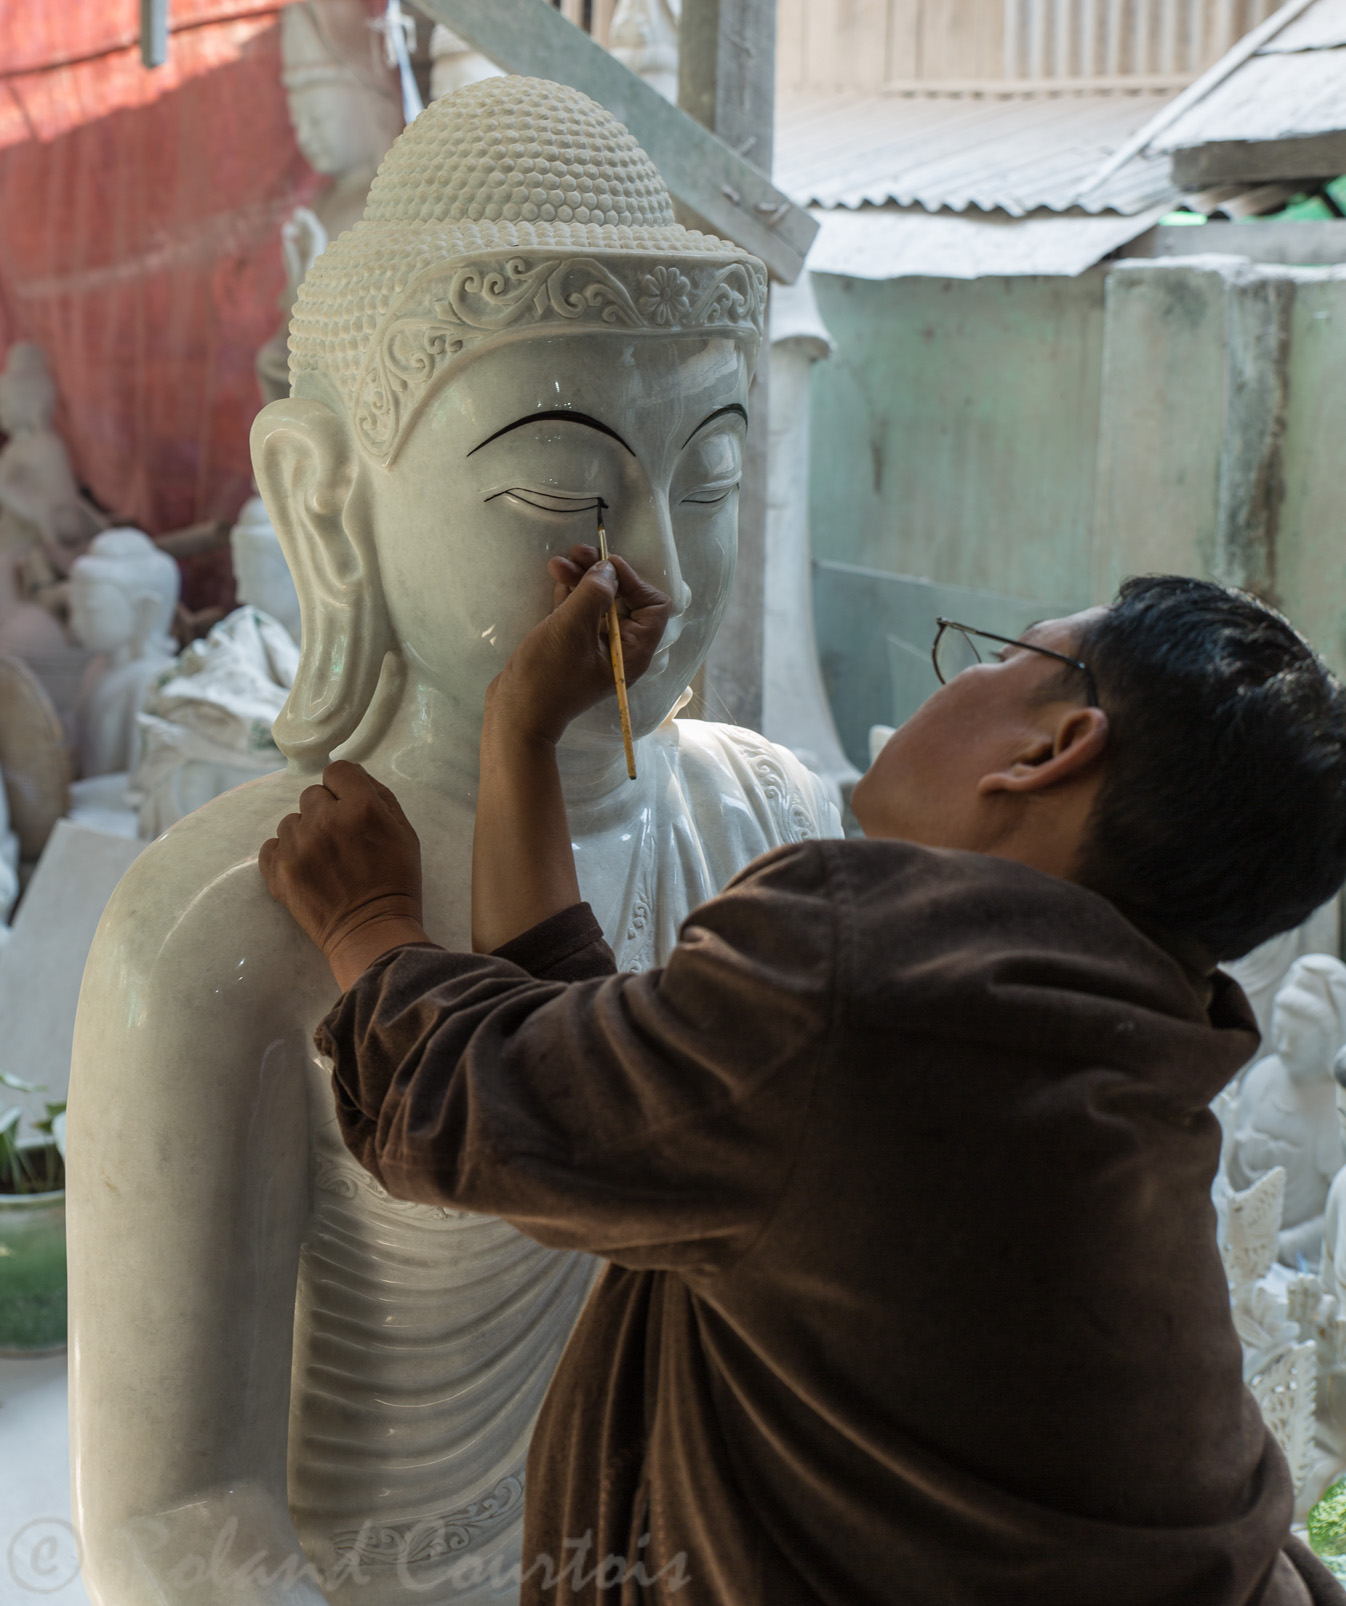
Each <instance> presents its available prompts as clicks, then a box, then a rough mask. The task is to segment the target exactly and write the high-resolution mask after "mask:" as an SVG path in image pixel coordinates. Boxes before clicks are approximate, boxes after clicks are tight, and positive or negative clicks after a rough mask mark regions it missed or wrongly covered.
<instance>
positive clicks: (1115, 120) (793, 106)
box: [774, 93, 1177, 217]
mask: <svg viewBox="0 0 1346 1606" xmlns="http://www.w3.org/2000/svg"><path fill="white" fill-rule="evenodd" d="M1171 98H1172V97H1171V96H1170V95H1155V94H1148V93H1146V94H1062V95H1051V96H1045V95H1044V96H1035V97H1016V98H1010V97H1005V98H999V97H997V98H994V99H992V98H989V97H988V98H979V97H978V98H974V97H967V98H953V97H947V96H939V97H934V96H932V97H917V96H899V95H869V96H854V95H829V96H821V97H810V98H806V99H805V98H801V99H791V100H783V101H781V102H780V103H779V104H778V107H777V117H776V150H775V167H774V175H775V181H776V183H777V184H778V185H779V186H780V187H781V188H782V189H783V190H785V192H786V193H787V194H789V195H792V196H793V197H794V198H795V199H796V200H797V201H799V202H800V204H801V205H806V206H819V207H829V208H830V207H858V206H864V205H866V204H869V205H877V206H883V205H886V204H888V203H890V202H896V203H897V204H898V205H900V206H920V207H924V208H925V209H926V210H927V211H931V212H935V211H940V210H945V209H947V210H949V211H953V212H963V211H966V210H967V209H968V208H970V207H973V208H977V209H979V210H982V211H988V212H989V211H1001V212H1005V213H1008V214H1009V215H1010V216H1011V217H1023V216H1025V215H1026V214H1028V213H1030V212H1036V211H1041V210H1044V209H1045V210H1048V211H1052V212H1064V211H1067V210H1069V209H1070V208H1072V207H1078V206H1083V207H1084V209H1085V210H1087V211H1089V212H1093V213H1101V212H1119V213H1123V214H1135V213H1139V212H1145V211H1149V210H1150V209H1152V208H1153V207H1155V206H1158V205H1160V204H1162V203H1169V204H1171V203H1172V201H1173V200H1174V199H1175V198H1176V195H1177V191H1176V190H1175V189H1174V187H1173V184H1172V181H1171V179H1170V177H1169V171H1168V163H1167V161H1165V160H1162V159H1156V158H1154V157H1143V156H1142V157H1139V158H1137V159H1136V160H1134V161H1130V162H1128V163H1127V164H1126V165H1125V166H1124V167H1123V168H1121V169H1120V171H1118V172H1117V173H1116V174H1115V175H1114V176H1113V177H1112V178H1111V179H1110V180H1109V181H1108V183H1107V184H1106V185H1104V186H1101V187H1100V188H1098V189H1097V190H1096V191H1094V193H1092V194H1090V195H1089V196H1088V197H1087V199H1086V200H1085V201H1083V202H1081V201H1080V200H1079V198H1078V197H1079V194H1080V191H1081V190H1082V189H1083V188H1084V186H1085V185H1086V184H1087V182H1088V181H1089V180H1090V179H1091V178H1092V177H1093V176H1094V175H1095V174H1096V173H1097V172H1098V169H1099V166H1100V164H1101V163H1103V162H1104V161H1106V160H1107V158H1108V157H1109V156H1111V155H1112V153H1113V152H1114V151H1116V150H1117V149H1118V148H1119V147H1120V146H1121V145H1123V144H1124V143H1125V142H1126V141H1127V140H1128V139H1129V138H1131V137H1132V136H1133V135H1134V134H1135V133H1136V132H1137V130H1138V129H1140V128H1141V127H1142V126H1143V125H1144V124H1145V123H1146V122H1147V121H1149V120H1150V119H1151V118H1152V117H1153V115H1154V113H1155V111H1156V110H1157V109H1158V108H1159V107H1160V106H1161V105H1163V104H1164V103H1165V102H1166V101H1167V100H1169V99H1171Z"/></svg>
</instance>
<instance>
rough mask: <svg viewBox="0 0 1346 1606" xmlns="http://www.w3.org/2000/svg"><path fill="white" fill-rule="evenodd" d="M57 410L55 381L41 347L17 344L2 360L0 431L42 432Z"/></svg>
mask: <svg viewBox="0 0 1346 1606" xmlns="http://www.w3.org/2000/svg"><path fill="white" fill-rule="evenodd" d="M55 409H56V382H55V381H54V380H53V379H52V377H51V369H50V368H48V367H47V358H46V355H45V353H44V352H43V350H42V347H41V346H35V345H33V343H32V342H31V341H29V340H20V341H17V342H16V343H15V344H14V345H12V346H11V347H10V348H9V352H8V354H7V355H6V357H5V368H4V372H3V373H0V430H3V431H4V432H5V434H6V435H25V434H27V433H28V431H30V430H34V429H45V428H46V426H47V425H48V424H49V423H50V422H51V415H52V413H53V412H54V411H55Z"/></svg>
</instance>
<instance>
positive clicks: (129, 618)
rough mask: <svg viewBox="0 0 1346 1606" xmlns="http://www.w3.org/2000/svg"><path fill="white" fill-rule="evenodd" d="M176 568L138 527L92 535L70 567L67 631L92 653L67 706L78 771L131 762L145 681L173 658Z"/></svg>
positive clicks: (125, 766)
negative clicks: (72, 707) (72, 719)
mask: <svg viewBox="0 0 1346 1606" xmlns="http://www.w3.org/2000/svg"><path fill="white" fill-rule="evenodd" d="M180 582H181V577H180V576H179V574H178V566H177V564H176V563H174V562H173V560H172V558H170V557H169V556H168V554H167V553H166V552H161V551H160V550H159V548H158V547H157V546H155V544H154V542H153V541H151V540H150V538H149V536H147V535H146V534H145V532H144V531H143V530H134V529H129V528H119V529H115V530H104V531H103V533H102V534H101V535H98V536H95V537H94V539H93V543H92V545H91V546H90V547H89V550H88V551H87V552H86V553H85V554H84V556H83V557H79V558H76V559H75V562H74V564H73V566H72V568H71V571H70V630H71V634H72V635H73V636H74V638H75V640H76V641H77V642H78V643H79V644H80V646H82V647H86V648H88V650H89V651H90V652H92V653H94V654H95V655H96V656H95V657H94V658H93V660H92V662H91V663H90V664H89V667H88V668H87V669H86V670H85V673H84V679H83V682H82V683H81V685H80V690H79V697H78V699H77V701H76V703H75V731H76V741H77V744H78V749H79V762H80V773H81V774H82V775H83V776H85V777H89V776H93V775H110V774H113V773H116V772H119V771H125V770H129V769H130V768H131V766H132V765H133V764H134V763H135V761H136V757H137V750H138V746H139V738H138V732H137V726H136V716H137V715H138V714H139V712H140V709H141V706H142V705H143V703H144V701H145V695H146V693H147V692H148V690H149V688H150V686H151V685H152V684H153V683H154V681H155V680H156V679H157V678H158V676H160V675H161V674H162V673H163V672H164V670H166V669H167V668H168V667H169V666H170V665H171V664H172V662H173V660H174V658H176V657H177V652H178V646H177V642H176V641H174V639H173V637H172V635H171V634H170V633H169V627H170V626H171V625H172V623H173V611H174V609H175V608H176V607H177V603H178V591H179V588H180Z"/></svg>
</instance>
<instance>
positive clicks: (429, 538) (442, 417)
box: [252, 77, 766, 769]
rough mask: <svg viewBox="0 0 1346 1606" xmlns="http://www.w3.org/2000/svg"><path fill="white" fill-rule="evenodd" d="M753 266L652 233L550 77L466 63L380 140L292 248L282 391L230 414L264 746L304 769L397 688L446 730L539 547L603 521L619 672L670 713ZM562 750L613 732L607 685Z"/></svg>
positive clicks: (473, 692) (660, 218)
mask: <svg viewBox="0 0 1346 1606" xmlns="http://www.w3.org/2000/svg"><path fill="white" fill-rule="evenodd" d="M765 305H766V274H765V270H764V269H763V267H762V265H761V263H760V262H758V261H757V260H756V258H754V257H751V256H747V255H745V254H744V253H743V252H742V251H740V250H739V249H738V248H737V247H736V246H733V245H731V244H728V243H726V242H725V241H723V240H718V239H715V238H714V237H712V236H709V235H705V234H700V233H696V232H694V231H691V230H688V229H685V228H683V227H681V226H680V225H679V224H678V223H677V222H676V221H675V220H674V216H673V208H672V203H671V201H670V198H669V194H668V190H667V189H666V187H665V185H664V184H663V181H662V180H661V179H660V177H659V174H658V173H657V172H656V170H655V168H654V166H653V164H652V163H651V162H650V160H649V158H648V157H647V156H646V155H645V153H644V152H643V151H642V150H641V149H640V147H639V146H638V145H637V144H636V142H635V140H634V139H633V138H632V137H631V135H630V134H629V133H628V132H627V131H626V129H625V128H623V127H622V126H621V124H619V123H618V122H617V121H616V120H615V119H614V118H613V117H611V116H610V115H609V114H608V113H607V112H606V111H604V110H603V109H602V108H600V107H599V106H597V105H595V104H594V102H592V101H591V100H589V99H588V98H587V97H585V96H584V95H581V94H579V93H578V92H577V91H575V90H572V89H568V88H565V87H563V86H561V85H558V84H554V83H548V82H543V81H540V80H534V79H524V78H517V77H500V78H491V79H487V80H485V81H483V82H480V83H476V84H473V85H470V86H469V87H467V88H465V89H462V90H460V91H458V92H457V93H456V94H454V95H451V96H448V97H447V98H445V99H443V100H440V101H436V102H434V103H433V104H432V105H430V106H429V107H427V108H426V110H425V111H424V112H423V113H422V114H421V115H420V116H419V117H418V118H417V119H416V121H415V122H414V123H413V124H412V125H411V126H410V127H409V128H408V129H407V130H406V132H405V133H403V134H402V136H401V137H400V138H399V139H398V141H397V142H396V144H395V145H394V146H393V148H392V150H391V151H390V152H389V154H388V157H387V159H386V160H385V161H384V163H383V166H382V167H381V168H380V170H379V175H378V177H377V179H376V180H375V182H374V185H373V187H372V189H371V191H370V195H369V203H368V207H367V209H366V212H365V216H364V218H363V220H362V221H361V222H359V223H358V224H356V226H355V227H354V228H353V229H351V230H350V231H349V232H348V233H346V234H344V235H342V236H341V237H340V239H338V240H336V241H334V242H333V243H332V244H331V245H330V246H329V247H328V249H327V250H326V251H325V252H324V253H323V255H322V256H321V257H319V258H318V260H317V262H316V263H315V264H314V266H313V268H312V270H311V271H310V273H309V275H308V277H307V278H306V280H305V281H304V284H303V286H302V287H301V289H300V292H299V297H298V300H297V303H296V307H295V314H294V318H293V320H292V323H291V329H290V380H291V392H292V393H291V395H290V397H288V398H286V399H283V400H280V401H276V402H273V403H272V404H271V405H270V406H268V407H266V408H264V409H263V411H262V412H261V413H260V414H259V415H258V418H257V420H256V422H255V424H254V426H253V435H252V446H253V463H254V468H255V470H256V474H257V482H258V485H259V487H260V489H261V492H262V495H263V497H264V499H265V501H266V505H267V508H268V510H269V511H270V513H271V516H272V520H273V522H274V524H275V527H276V531H277V534H278V535H279V537H280V541H281V544H282V546H283V548H284V550H285V554H286V557H287V558H288V560H289V565H290V570H291V572H292V573H293V575H294V577H295V582H296V585H297V588H298V592H299V602H300V609H301V612H302V615H303V657H302V661H301V664H300V670H299V674H298V676H297V678H296V681H295V687H294V691H293V693H292V695H291V698H290V701H289V702H288V704H287V705H286V708H285V710H284V712H283V713H282V715H281V717H280V719H279V720H278V721H277V723H276V727H275V735H276V740H277V742H278V743H279V745H280V746H281V748H282V749H283V750H284V751H285V752H286V753H287V754H288V755H289V756H290V757H291V759H292V760H293V761H294V762H295V763H296V764H297V765H298V766H299V767H301V768H305V769H312V768H318V767H321V765H322V764H323V763H324V762H325V761H326V758H327V756H328V755H329V754H330V753H331V751H332V750H333V748H335V747H337V746H338V745H340V744H342V743H344V742H346V741H347V740H348V739H349V738H351V737H352V735H353V734H354V733H355V732H356V730H357V727H359V726H360V725H361V723H362V721H364V720H365V719H366V716H368V717H369V721H370V723H369V725H366V727H365V729H364V730H362V731H361V733H360V737H359V739H358V740H357V741H356V742H355V743H354V744H353V746H352V748H351V749H350V751H352V752H353V753H354V752H357V751H362V750H365V749H366V747H367V742H368V741H369V740H371V739H377V731H376V730H375V729H373V728H372V727H374V726H376V725H377V722H378V720H379V719H380V718H381V717H383V715H382V713H381V712H371V705H373V706H374V708H375V709H376V710H383V709H385V708H386V707H387V706H388V705H389V702H390V696H391V700H392V702H393V703H395V702H396V700H397V696H398V695H400V696H402V697H405V696H407V695H409V694H408V693H407V692H406V691H405V689H404V691H403V692H402V693H400V694H396V688H395V687H394V688H393V692H392V693H390V694H389V695H385V694H384V693H383V692H381V693H380V695H379V696H378V697H377V698H376V696H375V693H376V689H377V688H378V687H379V683H380V679H381V677H383V678H384V681H385V690H386V688H387V686H388V684H389V683H390V682H391V681H393V680H395V679H396V678H397V677H399V676H400V677H402V681H403V684H404V687H405V682H406V681H407V680H408V679H410V680H413V681H414V682H415V690H414V695H415V696H416V697H417V698H418V699H420V701H421V702H422V703H427V704H428V703H431V702H433V703H435V704H436V705H437V706H438V707H439V708H440V709H441V712H442V713H443V714H444V715H445V716H446V717H445V719H444V721H443V722H444V723H446V724H452V723H454V722H455V720H456V722H457V724H458V726H459V728H460V729H461V732H462V736H463V739H464V740H465V741H466V740H467V739H468V737H469V733H472V734H471V740H472V751H473V755H475V734H474V733H475V730H476V729H477V728H478V726H479V721H480V713H481V708H482V702H483V698H484V695H485V690H486V687H487V685H488V684H489V682H490V681H491V680H492V679H493V677H494V676H495V675H496V674H497V673H498V672H499V671H500V669H501V668H502V667H503V665H504V663H505V660H506V658H507V657H508V656H509V653H510V652H511V651H512V649H513V647H514V645H515V644H516V642H517V641H518V640H519V639H520V637H521V636H522V635H523V634H524V633H525V632H526V631H527V630H528V629H529V628H530V627H531V626H532V625H533V624H535V623H536V622H537V621H538V620H539V619H541V618H542V617H544V616H545V614H546V613H547V611H548V610H549V608H550V607H551V600H552V599H551V582H550V580H549V579H548V577H547V574H546V570H545V563H546V560H547V558H548V557H550V556H552V555H555V554H558V553H564V552H566V551H568V550H569V548H570V547H571V546H572V545H574V544H575V543H577V542H581V541H587V542H593V540H594V532H595V523H596V512H595V510H596V508H597V506H598V504H599V503H600V502H601V503H603V504H604V505H605V508H606V511H605V514H604V519H605V523H606V526H607V530H608V535H609V541H610V543H611V545H612V548H613V550H614V551H616V552H620V553H621V554H622V555H623V556H625V557H627V558H628V559H629V560H630V561H631V562H632V563H633V564H634V565H635V566H636V567H637V568H638V569H639V570H640V571H641V572H642V573H643V574H644V575H645V576H646V577H647V578H648V579H649V580H650V581H651V582H652V583H654V584H656V585H658V586H659V587H660V588H661V589H663V590H664V591H666V592H667V593H668V594H669V596H670V597H671V599H672V602H673V610H672V616H671V618H670V622H669V626H668V630H667V632H666V635H665V638H664V642H663V645H662V647H661V649H660V651H659V653H658V655H657V656H656V658H655V660H654V663H653V665H652V666H651V668H650V670H649V672H648V673H647V674H646V675H645V676H644V678H643V679H642V680H641V681H640V682H639V683H638V684H637V685H636V686H635V687H634V688H633V689H632V694H631V713H632V720H633V725H634V727H635V730H636V734H637V735H638V736H639V735H640V734H642V733H648V732H649V731H651V730H652V729H654V728H655V727H656V726H657V725H658V724H660V723H661V722H662V721H663V719H664V718H665V717H666V716H667V715H668V714H669V712H670V711H671V710H672V709H673V707H674V706H675V704H676V702H677V700H678V698H679V696H680V694H681V693H682V691H683V689H684V688H685V687H686V686H687V685H688V684H689V682H690V681H691V678H692V676H693V675H694V674H695V672H696V670H697V668H698V667H699V665H700V664H701V662H702V660H703V658H704V657H705V654H706V651H707V649H708V648H709V646H710V643H711V640H712V638H713V636H714V633H715V630H716V627H717V625H718V624H719V621H720V617H721V615H722V613H723V610H724V606H725V603H726V601H727V599H728V593H729V587H730V583H731V581H732V578H733V572H734V558H735V551H736V542H737V517H738V506H737V503H738V497H737V488H738V482H739V477H740V472H741V466H742V456H743V447H744V434H745V429H746V421H747V414H746V410H745V409H746V404H747V395H748V383H749V380H750V378H751V374H752V367H753V363H754V360H755V358H756V354H757V349H758V346H759V344H760V341H761V336H762V325H763V315H764V311H765ZM566 742H567V744H568V745H569V747H570V748H571V750H572V751H573V750H575V749H580V750H582V749H586V748H588V749H595V748H600V747H611V746H612V745H613V744H614V743H616V744H618V745H619V744H620V733H619V726H618V723H617V712H616V708H615V705H614V706H612V707H609V706H607V705H602V706H600V707H598V708H596V709H594V710H591V712H590V713H589V714H588V715H586V716H585V717H584V718H583V719H582V720H580V721H577V722H576V724H575V725H574V726H573V727H572V728H571V731H570V732H569V733H568V735H567V738H566Z"/></svg>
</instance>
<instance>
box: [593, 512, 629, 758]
mask: <svg viewBox="0 0 1346 1606" xmlns="http://www.w3.org/2000/svg"><path fill="white" fill-rule="evenodd" d="M595 511H596V512H597V514H598V555H599V557H600V558H601V559H602V560H603V561H604V562H605V563H606V562H607V558H608V532H607V531H606V530H605V529H604V528H603V503H602V502H599V504H598V507H597V509H596V510H595ZM608 649H609V651H610V652H611V654H612V678H613V680H614V681H615V682H616V684H617V712H618V713H619V714H620V715H621V720H622V745H623V746H624V747H625V748H626V773H627V774H628V775H629V776H630V777H631V779H632V780H633V781H634V780H635V778H636V750H635V747H634V746H633V744H632V741H631V705H630V704H629V703H628V702H627V700H626V664H625V662H624V660H623V658H622V627H621V621H620V620H619V619H618V617H617V599H616V597H614V598H613V599H612V606H611V607H610V608H609V609H608Z"/></svg>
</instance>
